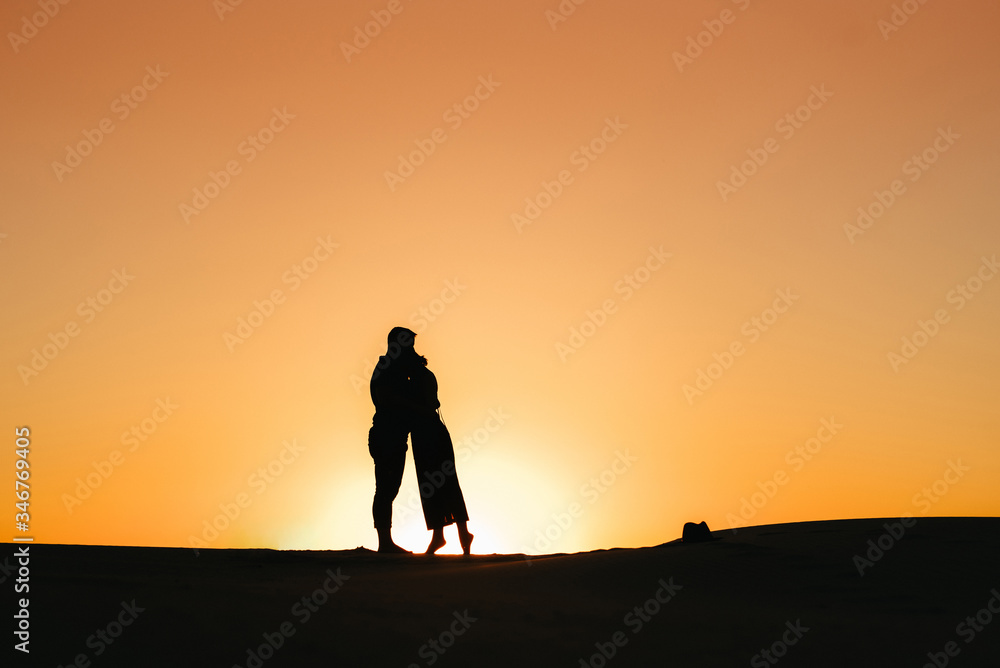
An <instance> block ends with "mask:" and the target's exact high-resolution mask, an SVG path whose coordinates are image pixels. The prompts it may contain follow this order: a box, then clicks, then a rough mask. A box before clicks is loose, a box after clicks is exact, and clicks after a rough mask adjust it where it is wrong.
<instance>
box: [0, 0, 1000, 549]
mask: <svg viewBox="0 0 1000 668" xmlns="http://www.w3.org/2000/svg"><path fill="white" fill-rule="evenodd" d="M223 2H224V0H220V2H216V3H213V2H211V1H210V0H187V1H186V2H178V3H167V4H163V3H147V2H140V3H134V2H133V3H126V2H111V1H96V0H95V1H91V2H87V3H69V4H67V5H65V6H64V5H58V11H57V12H55V14H54V15H53V16H51V17H48V16H45V15H44V14H43V9H40V7H42V6H48V5H47V4H46V3H44V2H43V3H40V4H39V3H36V2H27V1H22V0H18V1H12V2H6V3H4V4H3V7H2V8H0V26H2V27H3V32H4V33H5V34H6V35H7V37H6V42H7V43H6V45H5V46H4V47H3V48H2V49H0V51H2V55H0V59H2V66H0V86H2V88H3V91H4V95H3V97H2V101H0V107H2V111H3V119H4V121H5V122H4V123H3V124H0V135H2V146H3V153H2V158H0V170H2V173H0V176H2V178H0V184H2V185H0V189H2V202H3V207H2V211H3V214H2V220H0V235H2V236H0V272H2V275H3V284H4V286H5V290H4V308H3V309H0V326H2V329H3V331H4V341H3V368H4V369H5V371H4V373H3V374H0V397H2V405H3V407H4V409H3V414H4V421H5V423H6V424H7V428H8V429H9V430H10V432H13V428H14V427H16V426H21V425H27V426H29V427H30V429H31V433H32V439H33V444H32V449H31V454H30V463H31V469H30V470H31V474H32V477H31V479H30V482H31V484H32V488H31V489H32V497H31V507H30V510H31V528H32V531H31V535H33V536H34V537H35V538H36V540H39V541H45V542H60V543H94V544H100V543H106V544H133V545H177V546H186V545H190V544H191V537H192V536H194V537H197V538H200V539H202V540H204V541H205V544H209V545H211V546H213V547H243V546H262V547H275V548H311V549H326V548H352V547H355V546H357V545H366V546H368V547H374V546H375V533H374V530H373V529H372V528H371V515H370V503H371V493H372V491H373V486H374V480H373V475H372V462H371V459H370V457H369V455H368V452H367V447H366V437H367V430H368V427H369V426H370V421H371V414H372V411H373V408H372V405H371V401H370V398H369V396H368V392H367V382H368V376H369V374H370V370H371V364H372V363H373V362H374V360H375V359H376V358H377V356H378V355H379V354H380V353H381V352H382V351H383V350H384V341H385V335H386V333H387V332H388V330H389V328H391V327H392V326H394V325H397V324H399V325H408V326H410V327H412V328H413V329H415V330H416V331H418V333H419V336H418V338H417V350H418V351H419V352H421V353H423V354H425V355H426V356H427V357H428V359H429V360H430V368H431V369H432V370H433V371H434V372H435V373H436V374H437V376H438V380H439V383H440V398H441V402H442V409H443V413H444V417H445V419H446V421H447V424H448V426H449V428H450V429H451V431H452V434H453V436H454V438H455V440H456V447H457V451H458V452H457V455H458V462H457V463H458V471H459V476H460V480H461V483H462V486H463V489H464V491H465V496H466V500H467V504H468V507H469V511H470V515H471V518H472V519H471V523H470V529H471V530H472V531H473V532H474V533H476V534H477V536H478V538H477V543H476V546H475V547H476V548H477V549H478V551H503V552H520V551H527V552H531V553H539V552H553V551H576V550H583V549H594V548H600V547H611V546H640V545H649V544H656V543H659V542H663V541H665V540H668V539H672V538H674V537H676V536H678V535H679V533H680V529H681V525H682V524H683V523H684V522H685V521H689V520H693V521H699V520H703V519H704V520H706V521H708V523H709V525H710V526H711V527H712V528H715V529H722V528H726V527H729V526H731V525H732V524H734V523H737V524H738V523H749V524H761V523H773V522H786V521H797V520H811V519H827V518H848V517H871V516H899V515H904V514H910V515H915V516H923V515H998V514H1000V492H998V491H997V485H996V481H997V480H998V479H1000V450H998V448H997V447H996V446H997V438H996V434H997V432H998V427H1000V420H998V413H997V410H996V406H997V398H998V395H1000V392H998V391H1000V381H998V380H997V378H998V373H997V372H998V370H1000V352H998V351H997V347H996V340H997V330H998V325H1000V308H998V307H1000V280H993V279H994V278H996V276H995V274H996V273H997V272H998V271H1000V268H998V267H997V266H996V264H995V263H996V258H997V254H998V253H1000V234H998V229H1000V228H998V225H997V220H998V217H997V214H998V212H1000V200H998V192H1000V190H998V188H997V176H998V174H1000V152H998V148H1000V130H998V127H997V123H996V119H997V118H998V117H1000V93H998V90H1000V88H998V83H997V82H998V81H1000V77H998V74H1000V43H998V41H997V40H996V35H997V34H998V30H1000V8H998V7H997V6H996V3H992V2H986V1H985V0H982V1H973V0H965V1H958V2H949V3H926V4H924V5H919V4H918V3H916V2H912V3H902V4H905V5H906V7H907V8H909V9H910V10H911V12H913V13H912V15H907V14H906V13H905V12H903V9H899V10H894V5H893V3H891V2H875V3H872V2H860V1H850V2H837V3H813V2H808V3H803V2H794V1H792V0H771V1H769V2H758V1H757V0H737V1H733V2H730V1H729V0H725V1H723V0H717V1H714V2H686V3H682V4H683V6H680V7H678V6H675V4H677V3H660V2H625V3H610V2H599V1H596V0H595V1H594V2H587V3H584V4H582V5H580V6H575V5H573V4H572V3H570V2H563V3H562V6H563V7H564V8H566V7H574V6H575V7H576V9H575V10H574V11H573V12H572V14H569V15H567V16H563V15H560V14H558V12H559V7H560V3H559V2H557V0H546V1H543V0H531V1H524V2H507V3H463V2H457V1H453V2H435V1H432V0H421V1H420V2H411V1H410V0H401V1H400V2H395V1H394V2H372V3H360V2H352V3H323V2H319V1H318V0H297V1H290V2H283V3H266V2H253V1H248V2H243V3H242V4H239V5H237V6H235V7H231V6H229V5H224V4H223ZM51 4H55V3H51ZM344 5H348V6H347V7H344ZM897 6H899V7H901V5H899V4H898V3H897ZM220 7H229V9H231V10H232V11H223V9H220ZM54 11H55V10H54V9H52V8H50V12H54ZM373 12H374V13H373ZM901 12H902V13H901ZM561 19H565V20H561ZM893 20H895V22H896V24H898V25H896V24H893V23H892V21H893ZM32 21H34V22H35V23H36V24H38V25H40V26H41V27H36V26H34V25H32V24H31V22H32ZM374 21H381V22H382V23H384V24H385V25H381V26H380V25H378V24H377V23H374ZM896 28H898V29H896ZM366 29H367V30H368V31H369V33H370V34H371V35H373V36H371V37H368V38H367V41H365V39H363V38H362V37H359V34H361V35H363V34H364V31H365V30H366ZM859 207H860V208H861V210H862V213H865V212H867V216H868V217H862V218H860V222H859V215H860V214H859ZM241 318H242V319H244V320H249V323H248V324H244V325H241V324H240V322H241V321H240V319H241ZM921 323H923V324H921ZM904 337H907V338H908V339H909V343H906V342H904V341H903V338H904ZM910 345H913V347H912V348H910V347H909V346H910ZM46 346H47V347H46ZM36 351H37V353H38V354H37V355H36ZM133 429H134V430H135V433H132V434H130V430H133ZM810 439H812V440H810ZM13 443H14V436H13V434H12V433H11V435H10V441H9V445H10V446H13ZM12 449H13V448H12V447H9V448H8V449H7V450H6V451H5V454H4V455H3V456H2V457H0V471H7V472H8V473H6V474H4V475H10V476H13V471H14V455H12ZM807 457H808V459H807ZM268 467H270V472H268ZM101 470H103V471H104V472H105V473H106V474H107V475H106V476H102V475H101V474H100V473H99V472H98V471H101ZM88 476H89V480H90V482H88ZM90 483H95V484H93V485H92V484H90ZM97 483H99V484H97ZM935 484H936V486H935ZM415 490H416V481H415V477H414V473H413V468H412V462H410V464H408V468H407V472H406V477H405V485H404V488H403V489H402V491H401V493H400V497H399V500H397V503H396V515H395V533H396V536H397V540H398V541H399V542H400V543H401V544H403V545H405V546H406V547H408V548H410V549H422V548H423V547H424V545H425V543H426V541H427V540H428V539H429V534H428V533H427V532H426V531H425V529H424V527H423V522H422V517H421V515H420V513H419V511H417V510H416V508H417V506H416V504H415V503H414V499H415V498H416V497H415V494H416V491H415ZM924 490H927V491H926V492H925V491H924ZM241 504H242V505H241ZM408 504H409V505H410V507H409V508H408V507H407V506H408ZM13 512H14V511H13V510H11V513H13ZM226 512H228V513H229V514H230V516H231V517H230V518H227V517H225V513H226ZM741 515H742V516H741ZM10 521H11V525H10V526H13V518H10ZM213 521H214V522H215V523H216V525H217V526H223V527H224V528H223V529H222V530H220V531H218V533H217V535H214V536H213V535H212V532H211V531H210V530H209V531H208V532H206V529H205V527H206V524H210V523H212V522H213ZM452 531H453V530H452ZM14 533H16V532H14ZM448 535H449V536H451V538H452V541H453V542H455V541H454V537H453V534H448ZM5 540H9V538H5Z"/></svg>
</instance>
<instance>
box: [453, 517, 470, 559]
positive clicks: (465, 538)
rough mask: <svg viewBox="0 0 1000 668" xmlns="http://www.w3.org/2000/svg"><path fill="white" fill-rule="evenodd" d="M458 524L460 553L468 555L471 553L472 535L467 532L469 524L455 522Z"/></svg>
mask: <svg viewBox="0 0 1000 668" xmlns="http://www.w3.org/2000/svg"><path fill="white" fill-rule="evenodd" d="M455 524H456V525H457V526H458V542H459V543H461V545H462V554H464V555H466V556H468V555H470V554H472V539H473V538H475V536H474V535H472V534H471V533H469V525H468V524H467V523H466V522H456V523H455Z"/></svg>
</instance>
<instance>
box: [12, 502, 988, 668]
mask: <svg viewBox="0 0 1000 668" xmlns="http://www.w3.org/2000/svg"><path fill="white" fill-rule="evenodd" d="M899 522H900V520H899V519H898V518H895V519H860V520H832V521H820V522H805V523H795V524H779V525H770V526H758V527H749V528H744V529H740V530H739V531H738V532H736V533H733V532H732V531H730V530H721V531H719V530H717V531H715V532H714V536H715V537H716V538H717V540H713V541H711V542H703V543H687V544H685V543H682V542H681V541H680V540H679V539H678V540H671V541H669V542H665V543H664V544H662V545H658V546H653V547H646V548H637V549H609V550H598V551H593V552H584V553H578V554H556V555H546V556H538V557H526V556H524V555H473V556H472V557H468V558H466V557H461V556H436V557H424V556H423V555H419V556H417V555H412V556H411V555H400V556H395V555H393V556H385V555H379V554H376V553H373V552H371V551H369V550H366V549H362V548H358V549H354V550H333V551H294V552H287V551H275V550H264V549H260V550H242V549H239V550H237V549H231V550H201V551H199V552H197V553H196V552H195V551H194V550H192V549H183V548H149V547H105V546H74V545H33V546H32V548H31V551H32V582H33V589H32V595H33V598H32V601H31V614H32V622H33V623H32V630H33V633H32V642H31V649H32V652H31V659H32V660H31V663H30V664H29V665H38V666H42V665H45V666H60V665H61V666H70V665H80V666H87V665H90V666H220V667H225V668H229V667H231V666H241V667H247V666H250V667H253V666H268V667H271V666H398V667H400V668H405V667H408V666H421V667H422V666H431V665H433V666H445V667H447V666H568V667H577V666H605V665H606V666H746V665H750V666H769V665H776V664H780V665H781V666H914V667H917V668H919V667H920V666H923V665H925V664H926V665H932V666H933V665H939V666H940V665H955V666H1000V593H998V592H1000V519H997V518H920V519H917V520H916V521H915V523H914V524H913V526H910V527H904V526H902V525H900V524H899ZM887 527H888V528H887ZM901 528H902V529H903V531H902V533H900V529H901ZM664 533H665V536H664V538H665V539H669V538H671V537H672V536H671V535H670V534H671V533H673V534H674V535H676V536H679V535H680V527H677V530H676V532H674V531H671V532H667V531H666V530H665V531H664ZM894 534H895V535H894ZM880 540H881V547H880V546H879V541H880ZM869 541H872V542H871V543H869ZM872 546H875V549H872ZM855 557H858V558H863V559H865V560H866V561H864V562H860V561H858V559H856V558H855ZM859 568H860V570H862V571H863V573H864V574H863V575H862V574H860V572H859ZM991 606H992V607H993V611H990V607H991ZM977 615H978V620H977ZM987 617H989V619H987ZM970 618H971V620H972V622H971V623H970V622H969V619H970ZM977 628H978V629H979V630H976V629H977ZM949 643H951V644H949ZM949 651H950V652H951V655H949ZM934 661H937V664H935V663H934ZM74 662H76V663H74ZM18 665H25V664H23V663H19V664H18Z"/></svg>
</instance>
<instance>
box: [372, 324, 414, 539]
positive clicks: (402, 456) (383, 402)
mask: <svg viewBox="0 0 1000 668" xmlns="http://www.w3.org/2000/svg"><path fill="white" fill-rule="evenodd" d="M415 336H416V334H415V333H414V332H412V331H411V330H409V329H407V328H405V327H393V328H392V330H390V332H389V337H388V349H387V350H386V354H385V355H382V356H381V357H379V358H378V364H376V365H375V370H374V371H373V372H372V380H371V385H370V389H371V395H372V403H374V404H375V415H374V417H373V418H372V427H371V429H369V430H368V452H369V453H370V454H371V456H372V459H373V460H375V498H374V500H373V501H372V519H373V520H374V521H375V530H376V531H377V532H378V551H379V552H387V553H408V550H404V549H403V548H401V547H400V546H399V545H396V543H394V542H393V540H392V535H391V530H392V502H393V500H395V498H396V495H397V494H398V493H399V484H400V482H402V480H403V468H404V466H405V465H406V437H407V436H408V435H409V432H410V425H411V423H412V419H413V412H414V410H415V409H416V408H417V402H416V401H415V400H414V397H413V391H412V389H411V386H410V380H409V368H408V366H407V365H408V364H409V363H410V360H411V356H412V355H413V354H415V353H413V339H414V337H415Z"/></svg>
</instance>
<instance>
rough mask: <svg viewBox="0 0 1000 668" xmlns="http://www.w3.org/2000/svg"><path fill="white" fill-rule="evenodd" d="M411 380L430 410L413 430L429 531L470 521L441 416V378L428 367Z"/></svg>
mask: <svg viewBox="0 0 1000 668" xmlns="http://www.w3.org/2000/svg"><path fill="white" fill-rule="evenodd" d="M410 379H411V382H413V383H414V385H415V389H416V394H417V396H418V397H420V398H421V401H422V403H423V404H424V405H425V407H426V409H425V410H423V411H420V413H419V415H417V416H416V417H415V419H414V421H413V428H412V430H411V431H410V440H411V443H412V444H413V463H414V465H415V468H416V470H417V481H418V484H419V486H420V504H421V506H422V507H423V511H424V521H425V522H426V524H427V528H428V529H429V530H433V529H438V528H441V527H445V526H447V525H449V524H452V523H453V522H468V521H469V514H468V512H467V511H466V508H465V497H464V496H462V488H461V487H460V486H459V484H458V474H457V472H456V471H455V449H454V446H453V445H452V442H451V434H449V433H448V428H447V427H446V426H445V424H444V422H442V421H441V418H440V416H439V415H438V413H437V408H438V406H440V405H441V404H440V402H439V401H438V399H437V379H436V378H435V377H434V374H433V373H432V372H431V371H430V370H429V369H427V368H426V367H420V368H418V369H417V370H415V371H414V372H413V374H412V375H411V378H410Z"/></svg>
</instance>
